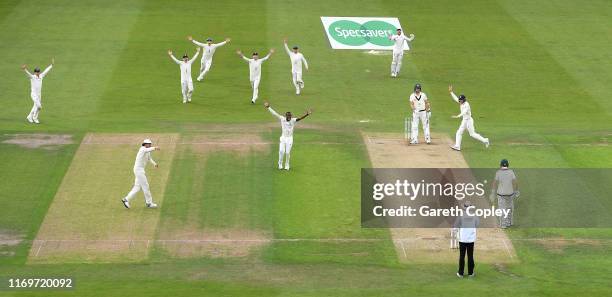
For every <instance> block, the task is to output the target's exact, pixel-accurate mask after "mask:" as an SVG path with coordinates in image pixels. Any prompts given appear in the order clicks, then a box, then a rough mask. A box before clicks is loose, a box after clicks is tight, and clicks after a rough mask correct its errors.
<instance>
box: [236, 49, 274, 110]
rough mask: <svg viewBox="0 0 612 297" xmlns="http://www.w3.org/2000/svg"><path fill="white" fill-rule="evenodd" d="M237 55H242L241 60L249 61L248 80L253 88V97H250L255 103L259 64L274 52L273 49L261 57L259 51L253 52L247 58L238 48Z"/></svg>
mask: <svg viewBox="0 0 612 297" xmlns="http://www.w3.org/2000/svg"><path fill="white" fill-rule="evenodd" d="M236 53H237V54H238V56H240V57H242V59H243V60H245V61H247V63H249V80H250V81H251V87H252V88H253V97H252V98H251V104H255V101H256V100H257V97H258V96H259V81H260V80H261V64H262V63H263V62H264V61H266V60H268V58H270V56H271V55H272V54H273V53H274V49H270V52H269V53H268V54H267V55H266V56H265V57H263V58H261V59H260V58H259V53H257V52H254V53H253V55H252V56H251V57H252V58H251V59H249V58H247V57H245V56H244V55H243V54H242V52H241V51H240V50H237V51H236Z"/></svg>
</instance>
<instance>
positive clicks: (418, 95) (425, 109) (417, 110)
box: [410, 84, 431, 144]
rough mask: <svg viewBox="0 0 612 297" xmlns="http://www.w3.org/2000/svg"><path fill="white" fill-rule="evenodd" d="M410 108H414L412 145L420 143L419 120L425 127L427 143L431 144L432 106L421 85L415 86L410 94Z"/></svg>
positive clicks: (411, 134) (411, 133) (411, 131)
mask: <svg viewBox="0 0 612 297" xmlns="http://www.w3.org/2000/svg"><path fill="white" fill-rule="evenodd" d="M410 107H412V127H411V130H410V144H418V143H419V120H420V121H421V124H422V125H423V133H424V134H425V142H426V143H427V144H430V143H431V135H430V133H429V119H430V116H431V105H430V103H429V100H428V99H427V94H425V93H423V92H422V91H421V85H420V84H416V85H414V92H413V93H412V94H410Z"/></svg>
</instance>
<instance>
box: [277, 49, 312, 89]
mask: <svg viewBox="0 0 612 297" xmlns="http://www.w3.org/2000/svg"><path fill="white" fill-rule="evenodd" d="M283 43H284V46H285V51H286V52H287V55H289V59H291V76H292V79H293V85H294V86H295V94H296V95H299V94H300V92H301V89H303V88H304V81H303V80H302V63H304V67H306V70H308V62H306V58H304V55H303V54H302V53H300V52H299V48H298V46H297V45H294V46H293V48H292V50H289V47H288V46H287V38H285V40H284V41H283Z"/></svg>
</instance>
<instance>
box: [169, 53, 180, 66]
mask: <svg viewBox="0 0 612 297" xmlns="http://www.w3.org/2000/svg"><path fill="white" fill-rule="evenodd" d="M168 56H169V57H170V59H172V61H174V63H176V64H180V63H181V61H179V60H178V59H176V58H175V57H174V55H173V54H172V50H168Z"/></svg>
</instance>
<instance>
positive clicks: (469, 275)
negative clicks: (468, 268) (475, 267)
mask: <svg viewBox="0 0 612 297" xmlns="http://www.w3.org/2000/svg"><path fill="white" fill-rule="evenodd" d="M475 274H476V273H475V272H473V273H472V274H468V277H469V278H473V277H474V276H475Z"/></svg>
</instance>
